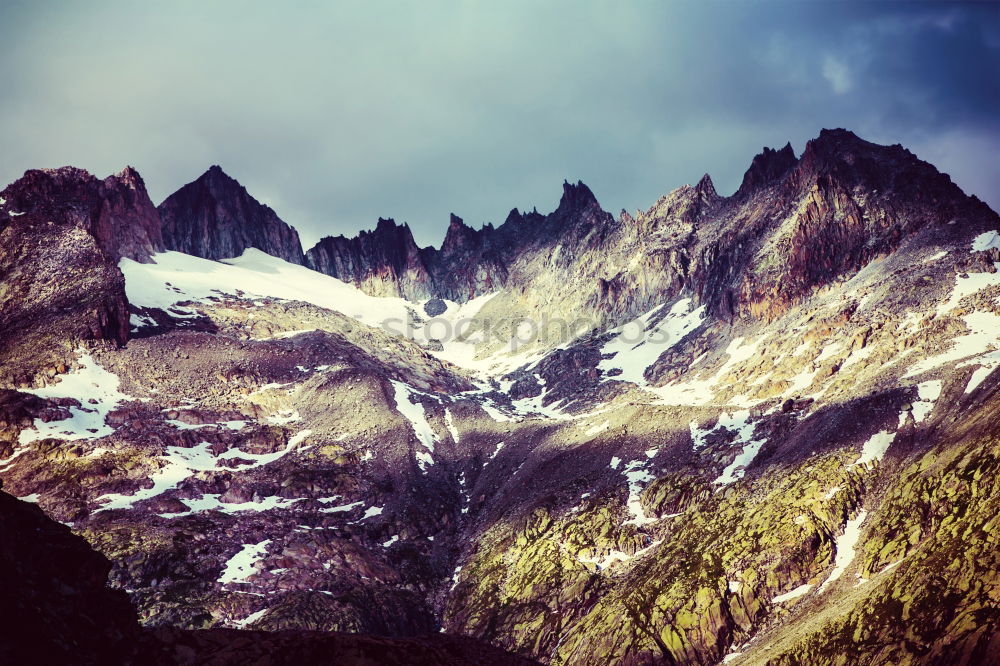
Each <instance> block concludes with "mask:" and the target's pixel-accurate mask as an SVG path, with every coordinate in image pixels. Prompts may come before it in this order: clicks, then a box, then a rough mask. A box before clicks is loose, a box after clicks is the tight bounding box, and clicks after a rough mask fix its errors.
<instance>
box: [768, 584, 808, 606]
mask: <svg viewBox="0 0 1000 666" xmlns="http://www.w3.org/2000/svg"><path fill="white" fill-rule="evenodd" d="M812 587H813V586H812V585H810V584H809V583H806V584H805V585H799V586H798V587H797V588H795V589H794V590H792V591H791V592H785V593H784V594H779V595H778V596H776V597H774V598H773V599H771V603H772V604H783V603H785V602H786V601H791V600H792V599H798V598H799V597H801V596H803V595H805V594H808V593H809V590H811V589H812Z"/></svg>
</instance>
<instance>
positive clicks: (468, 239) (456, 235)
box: [441, 213, 480, 254]
mask: <svg viewBox="0 0 1000 666" xmlns="http://www.w3.org/2000/svg"><path fill="white" fill-rule="evenodd" d="M479 240H480V233H479V232H476V231H475V230H474V229H473V228H472V227H470V226H469V225H467V224H466V223H465V222H463V221H462V218H460V217H459V216H457V215H455V214H454V213H452V214H451V218H450V221H449V223H448V231H447V232H446V233H445V236H444V242H443V243H441V252H443V253H445V254H450V253H456V252H461V251H465V250H468V249H470V248H472V247H474V246H476V245H478V244H479Z"/></svg>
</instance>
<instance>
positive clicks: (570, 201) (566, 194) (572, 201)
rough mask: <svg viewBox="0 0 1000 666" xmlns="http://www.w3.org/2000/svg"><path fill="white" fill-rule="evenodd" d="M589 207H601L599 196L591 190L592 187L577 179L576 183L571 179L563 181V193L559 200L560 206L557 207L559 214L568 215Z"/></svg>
mask: <svg viewBox="0 0 1000 666" xmlns="http://www.w3.org/2000/svg"><path fill="white" fill-rule="evenodd" d="M589 208H600V204H598V203H597V197H595V196H594V193H593V192H591V191H590V188H589V187H587V186H586V185H584V184H583V181H577V182H576V184H575V185H574V184H573V183H570V182H569V181H563V194H562V198H561V199H560V200H559V207H558V208H556V214H557V215H567V214H572V213H580V212H583V211H585V210H587V209H589Z"/></svg>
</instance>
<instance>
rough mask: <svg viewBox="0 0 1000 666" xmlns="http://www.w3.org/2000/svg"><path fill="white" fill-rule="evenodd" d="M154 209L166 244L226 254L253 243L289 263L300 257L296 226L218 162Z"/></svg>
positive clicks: (193, 252) (189, 250)
mask: <svg viewBox="0 0 1000 666" xmlns="http://www.w3.org/2000/svg"><path fill="white" fill-rule="evenodd" d="M158 209H159V212H160V217H161V219H162V224H163V240H164V243H165V244H166V247H167V249H169V250H177V251H178V252H184V253H186V254H191V255H194V256H196V257H204V258H206V259H228V258H231V257H238V256H240V255H241V254H242V253H243V251H244V250H246V249H247V248H249V247H255V248H257V249H259V250H263V251H264V252H266V253H268V254H270V255H272V256H275V257H279V258H281V259H284V260H285V261H289V262H291V263H293V264H302V263H304V261H305V257H304V256H303V254H302V245H301V243H300V242H299V234H298V232H296V231H295V229H293V228H292V227H290V226H288V225H287V224H285V223H284V222H283V221H282V220H281V218H279V217H278V216H277V214H275V212H274V211H273V210H271V209H270V208H269V207H267V206H265V205H264V204H262V203H260V202H259V201H257V200H256V199H254V198H253V197H252V196H250V194H249V193H248V192H247V191H246V188H244V187H243V186H242V185H240V184H239V183H238V182H236V181H235V180H233V179H232V178H230V177H229V176H227V175H226V174H225V173H223V171H222V169H220V168H219V167H218V166H213V167H212V168H210V169H209V170H208V171H206V172H205V173H203V174H202V175H201V176H200V177H199V178H198V179H197V180H195V181H194V182H191V183H188V184H187V185H185V186H184V187H182V188H181V189H179V190H177V191H176V192H174V193H173V194H171V195H170V196H169V197H167V198H166V199H165V200H164V201H163V203H161V204H160V205H159V207H158Z"/></svg>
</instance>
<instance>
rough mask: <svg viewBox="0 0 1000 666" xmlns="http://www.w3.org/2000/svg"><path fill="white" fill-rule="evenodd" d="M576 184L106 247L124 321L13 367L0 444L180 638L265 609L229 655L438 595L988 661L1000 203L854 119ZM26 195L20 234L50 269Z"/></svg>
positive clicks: (452, 633) (840, 659)
mask: <svg viewBox="0 0 1000 666" xmlns="http://www.w3.org/2000/svg"><path fill="white" fill-rule="evenodd" d="M563 187H564V195H563V198H562V201H561V202H560V205H559V207H558V208H557V210H556V211H554V212H553V213H551V214H548V215H541V214H538V213H537V212H531V213H520V212H518V211H513V212H512V213H511V214H510V215H509V216H508V218H507V220H506V221H505V223H504V224H502V225H500V226H498V227H495V228H494V227H491V226H487V227H484V228H483V229H480V230H475V229H471V228H469V227H468V226H466V225H465V224H464V223H463V222H462V221H461V220H459V219H458V218H454V217H453V218H452V220H451V223H450V226H449V229H448V232H447V236H446V239H445V242H444V244H443V245H442V247H441V248H440V249H423V250H421V249H417V248H415V246H414V245H413V243H412V237H411V236H410V235H409V233H408V231H407V230H406V229H405V227H403V228H401V227H399V226H397V225H395V224H394V223H391V222H389V221H383V222H381V223H380V224H379V227H378V228H377V229H376V230H375V231H374V232H371V233H369V234H364V235H363V236H362V237H361V238H362V239H363V240H360V239H354V240H347V239H334V240H333V241H331V242H328V243H327V250H325V251H324V253H319V252H317V253H316V254H315V255H314V256H315V257H317V258H316V259H313V260H314V261H320V258H319V256H320V254H323V255H324V256H325V257H326V258H325V259H323V260H324V261H328V262H329V263H328V264H326V265H327V266H328V267H333V268H330V270H337V271H345V272H344V275H345V278H347V281H348V282H350V283H352V284H345V283H344V282H341V281H340V280H336V279H332V278H330V277H329V276H326V275H323V274H320V273H317V272H315V271H313V270H309V269H308V268H305V267H302V266H289V265H288V264H287V263H285V262H283V261H280V260H278V259H275V258H271V257H268V256H267V255H264V254H262V253H259V252H257V251H256V250H253V251H251V252H250V257H249V260H248V261H245V262H241V261H239V260H235V261H231V262H226V263H214V262H209V261H205V260H201V259H197V258H195V257H190V256H184V255H181V254H177V253H169V254H164V255H160V256H158V257H157V258H156V259H157V262H158V263H156V264H139V263H135V262H122V264H121V268H122V270H123V272H124V276H125V288H126V293H127V295H128V296H129V299H130V303H129V306H130V308H131V309H132V314H133V315H134V318H133V331H132V334H131V336H130V339H129V340H128V344H127V345H125V346H124V347H121V346H117V345H107V344H103V343H100V342H93V341H88V340H79V341H77V342H76V345H77V346H76V347H74V348H73V349H71V350H68V352H69V354H70V358H69V360H68V361H67V363H66V366H65V367H64V368H61V369H60V368H55V369H54V371H53V373H52V374H51V376H49V375H48V373H44V374H41V375H36V376H35V377H34V380H33V381H32V382H31V385H30V386H23V387H22V390H19V391H7V392H4V393H2V394H0V478H2V479H3V480H4V482H5V486H6V488H7V489H8V490H9V491H10V492H12V493H14V494H16V495H18V496H22V497H25V496H27V497H31V498H32V499H34V500H36V501H37V502H38V504H39V506H40V507H41V509H42V510H43V511H45V512H46V513H47V514H48V515H49V516H51V517H53V518H54V519H56V520H59V521H63V522H65V523H68V524H69V525H71V526H72V530H73V531H74V532H75V533H77V534H79V535H80V536H82V537H84V538H85V539H86V540H87V541H88V542H89V543H90V544H91V545H92V546H93V547H94V548H95V549H96V550H98V551H99V552H100V553H102V554H103V555H104V556H105V557H107V558H108V559H109V560H110V561H111V562H112V568H111V571H110V575H109V580H110V583H111V585H112V586H114V587H116V588H120V589H124V590H126V591H127V592H128V594H129V596H130V598H131V600H132V602H133V604H134V605H135V607H136V608H137V611H138V615H139V618H140V622H141V623H142V624H143V625H144V626H145V627H147V628H154V629H155V633H157V634H158V635H161V636H163V637H167V638H164V639H163V640H167V644H168V647H166V648H164V650H166V651H167V653H168V655H169V657H168V661H169V660H173V661H177V660H178V659H179V657H178V655H181V656H183V655H184V654H186V655H188V656H189V657H191V658H192V659H194V660H195V661H197V659H198V658H201V659H207V658H208V657H209V656H210V657H211V658H213V659H216V660H217V661H218V662H220V663H225V662H226V660H229V661H232V660H234V658H233V656H232V655H233V654H234V653H232V652H231V651H230V648H231V647H232V645H234V644H239V642H240V641H242V640H243V639H239V640H238V641H236V642H235V643H230V642H228V641H229V640H230V639H229V638H228V636H229V635H230V633H232V632H238V631H239V630H242V629H250V630H253V631H254V632H257V631H260V632H269V633H268V636H267V638H266V640H264V641H263V643H262V645H263V646H265V647H263V648H261V647H260V645H261V644H258V646H257V648H254V649H253V650H250V651H249V652H247V653H243V654H253V655H257V654H260V649H265V650H266V649H270V648H269V647H268V646H278V647H280V649H293V648H291V647H289V646H292V645H297V644H298V643H297V641H298V640H299V638H298V637H302V636H307V635H308V636H313V637H315V636H320V637H323V638H321V639H316V640H317V641H319V643H317V644H320V645H322V644H323V642H322V641H325V640H331V639H330V638H329V636H330V635H331V634H330V633H329V632H349V633H354V634H376V635H378V636H380V638H378V639H371V640H372V641H374V642H375V644H378V645H382V646H383V647H384V646H389V645H392V646H397V647H399V646H404V649H411V650H414V652H413V654H417V652H416V651H415V650H418V649H424V648H428V646H427V644H426V642H425V641H426V640H428V639H425V638H424V637H422V636H423V635H425V634H427V633H428V632H440V630H443V632H444V636H445V637H452V638H444V639H442V640H444V641H445V643H444V644H442V643H436V644H435V645H436V647H434V648H433V649H434V650H438V649H439V648H440V649H444V650H445V652H436V653H431V654H434V655H435V656H434V657H433V658H437V659H444V657H442V656H441V655H443V654H452V653H451V652H448V651H449V650H452V649H453V648H454V649H458V648H457V647H456V646H457V645H458V643H449V642H448V641H453V640H457V641H458V642H459V643H461V642H462V640H464V639H462V638H460V637H466V638H472V639H474V640H478V641H481V642H484V643H489V644H490V645H493V646H495V647H497V648H501V649H504V650H508V651H510V652H513V653H516V654H517V655H520V656H522V657H525V658H530V659H535V660H538V661H540V662H543V663H548V664H573V665H574V666H575V665H577V664H602V665H606V664H626V665H631V664H660V663H662V664H699V665H702V664H705V665H707V664H718V663H728V664H743V663H745V664H758V663H760V664H764V663H771V664H773V663H779V664H806V663H808V664H845V663H853V661H857V660H861V661H864V662H865V663H871V664H879V665H882V664H885V665H888V664H900V663H908V664H952V663H962V664H976V663H995V662H997V661H998V659H1000V650H998V645H1000V638H998V637H1000V601H998V600H1000V579H998V577H997V574H996V571H997V570H998V567H1000V563H998V562H997V561H996V560H997V558H996V554H995V553H996V552H997V549H996V544H997V543H998V541H1000V521H998V520H997V519H996V515H997V510H998V509H1000V485H998V484H997V483H995V482H994V479H996V478H997V473H996V472H997V468H998V466H1000V462H998V460H997V455H996V451H997V442H998V437H1000V430H998V427H997V423H998V404H1000V403H998V400H997V396H998V392H1000V356H998V353H1000V352H998V350H1000V333H998V332H1000V218H998V217H997V215H996V214H995V213H993V212H992V211H990V210H989V209H988V208H986V207H985V206H984V205H983V204H982V203H981V202H979V201H977V200H975V199H974V198H971V197H966V196H965V195H964V194H962V193H961V192H960V191H959V190H958V188H957V187H955V186H954V185H953V184H952V183H951V182H950V180H949V179H948V178H947V176H945V175H943V174H940V173H938V172H937V171H936V170H935V169H934V168H933V167H931V166H930V165H927V164H926V163H923V162H921V161H920V160H918V159H917V158H916V157H914V156H913V155H912V154H910V153H908V152H907V151H906V150H904V149H902V148H900V147H898V146H897V147H887V146H876V145H873V144H870V143H867V142H865V141H862V140H861V139H859V138H858V137H856V136H854V135H853V134H850V133H849V132H845V131H842V130H837V131H825V132H823V133H822V134H821V135H820V136H819V137H818V138H817V139H815V140H814V141H812V142H810V144H809V145H808V146H807V147H806V149H805V151H804V152H803V155H802V156H801V157H799V158H796V157H795V156H794V155H793V154H791V151H790V149H788V148H786V149H782V150H779V151H765V152H764V153H763V154H762V155H761V156H759V157H758V158H757V159H755V160H754V162H753V164H752V165H751V167H750V170H749V171H748V173H747V176H746V177H745V178H744V185H743V186H741V188H740V190H739V191H738V192H737V193H736V194H734V195H733V196H731V197H722V196H720V195H719V194H718V193H717V192H716V190H715V188H714V186H713V184H712V181H711V179H710V178H709V177H707V176H706V177H704V178H702V179H701V180H700V181H699V182H698V183H697V184H696V185H694V186H683V187H680V188H678V189H676V190H674V191H673V192H671V193H669V194H667V195H665V196H664V197H662V198H660V199H659V200H658V201H657V202H655V204H654V205H653V206H651V207H650V208H649V209H648V210H647V211H643V212H639V213H636V214H634V215H629V214H627V213H623V214H621V215H620V216H619V217H617V218H615V217H612V216H611V215H609V214H608V213H606V212H604V211H603V210H602V209H601V208H600V206H599V205H598V203H597V201H596V199H595V197H594V195H593V193H591V192H590V190H589V189H587V188H586V187H585V186H583V185H582V184H579V183H578V184H576V185H573V184H569V183H566V184H565V185H564V186H563ZM12 219H13V221H12V222H10V223H9V226H7V227H5V229H4V231H3V232H2V233H13V232H14V231H16V232H17V233H18V234H20V235H19V236H17V237H16V238H17V242H16V243H14V244H13V245H11V246H8V245H4V246H3V247H17V248H22V249H23V251H22V250H19V252H21V253H20V254H18V253H9V254H8V255H6V257H7V259H5V261H8V262H9V266H10V267H11V270H14V267H16V266H17V265H19V264H18V262H20V261H25V262H27V263H26V264H25V265H26V266H27V268H25V269H24V271H25V272H24V273H23V275H27V274H28V272H29V271H31V272H35V273H37V272H38V271H40V270H53V269H51V268H47V267H48V266H49V264H46V263H44V261H42V259H44V257H48V256H50V255H48V254H44V253H42V254H37V253H36V250H35V249H34V248H36V244H37V247H43V246H44V243H41V242H39V240H38V239H39V238H47V237H49V236H47V235H45V234H46V233H50V232H48V231H47V227H45V226H41V225H40V224H39V223H38V221H37V220H34V221H33V220H32V218H31V216H28V215H25V216H23V217H15V218H12ZM18 220H26V222H22V223H20V224H22V225H23V226H18V224H19V222H18ZM72 229H73V230H74V233H77V234H78V235H79V236H80V237H81V238H82V239H84V240H86V239H90V241H91V245H89V246H87V245H86V244H85V243H83V244H81V247H83V246H86V247H87V248H89V249H88V250H87V252H90V253H95V254H97V255H100V256H103V255H102V254H101V252H100V251H99V250H98V249H97V246H96V241H94V240H93V237H92V236H90V235H89V234H88V233H86V232H85V231H83V230H82V229H79V228H77V227H73V228H72ZM12 230H13V231H12ZM32 234H36V236H33V235H32ZM67 238H68V237H67ZM60 247H68V245H66V246H62V245H61V246H60ZM29 250H30V252H29ZM51 256H54V257H55V258H56V259H58V258H59V257H61V256H62V255H58V254H56V255H51ZM40 258H42V259H40ZM56 259H53V260H52V261H53V262H55V261H56ZM101 265H103V264H101ZM317 266H318V264H317ZM378 266H381V267H382V268H378V269H377V270H376V267H378ZM207 271H211V272H212V275H213V283H212V284H211V285H210V286H206V285H205V284H204V277H203V276H204V274H205V273H206V272H207ZM348 273H349V274H348ZM85 274H86V275H88V276H90V277H92V278H93V279H97V277H98V276H100V275H104V274H103V273H101V271H100V270H96V269H94V270H91V271H89V272H86V273H85ZM105 278H106V279H109V280H111V283H113V279H112V278H113V276H112V275H110V274H108V275H105ZM88 279H90V278H88ZM17 284H18V285H20V284H21V282H18V283H17ZM53 284H54V285H55V284H63V283H62V282H57V283H53ZM66 284H69V285H70V286H71V287H72V289H79V288H80V285H82V284H83V283H82V282H81V283H79V284H78V283H74V282H68V283H66ZM87 284H88V285H89V290H90V291H95V290H96V289H97V287H98V285H97V284H96V283H94V284H91V283H87ZM353 285H358V287H361V288H363V289H365V290H368V291H372V292H376V293H379V294H384V295H391V296H398V295H409V296H410V298H411V299H414V300H423V298H424V297H426V296H427V295H439V296H447V297H448V298H449V300H455V301H460V302H461V305H459V304H456V303H446V302H434V303H433V306H434V307H433V308H431V307H423V305H424V304H421V303H417V302H412V301H405V300H401V299H399V298H382V297H381V296H379V297H373V296H371V295H369V294H366V293H365V292H364V291H362V289H361V288H358V287H355V286H353ZM112 287H114V284H112V285H111V287H108V289H111V288H112ZM114 288H117V287H114ZM19 289H20V287H19ZM52 289H55V286H53V287H52ZM18 293H20V292H19V291H18V290H12V291H9V292H8V294H9V295H8V296H7V299H8V302H10V303H13V304H17V303H18V300H17V298H16V295H17V294H18ZM51 293H55V292H54V291H53V292H51ZM71 293H72V294H76V293H78V292H71ZM79 293H83V292H82V290H81V292H79ZM38 302H39V299H35V300H29V301H27V302H26V303H25V304H24V305H18V306H17V307H20V308H21V310H19V312H23V313H25V314H24V315H23V316H21V318H20V319H19V321H21V322H22V324H20V325H21V326H22V328H21V330H23V331H26V332H31V331H32V330H34V329H33V328H32V325H31V322H32V319H31V314H30V313H31V312H33V310H32V308H34V307H41V306H39V305H38ZM63 302H67V303H68V302H69V299H68V297H67V300H66V301H63ZM426 305H427V306H430V305H431V304H430V303H429V304H426ZM431 312H433V313H434V314H433V316H432V314H431ZM544 317H556V318H558V319H559V321H555V322H553V324H554V325H553V326H549V327H545V326H538V327H537V329H536V330H530V329H532V328H533V327H532V326H530V325H529V326H525V324H532V323H534V324H540V323H542V322H543V318H544ZM525 319H527V320H528V321H525ZM387 320H391V321H394V322H397V323H398V322H405V323H406V324H407V327H408V332H407V334H406V335H400V331H399V330H395V329H390V330H385V329H384V328H383V327H382V326H381V324H382V323H384V322H385V321H387ZM564 320H572V321H574V322H580V323H582V324H583V330H581V331H576V332H569V333H568V332H567V331H566V330H564V329H561V324H562V323H564ZM40 321H41V323H42V325H41V328H43V329H44V328H45V327H46V325H47V322H48V321H49V320H48V319H42V320H40ZM60 321H63V320H60ZM65 321H71V318H69V317H67V318H66V319H65ZM523 328H527V329H529V330H527V331H524V332H523V335H522V329H523ZM515 334H516V336H517V338H516V339H515V340H514V341H512V340H511V336H513V335H515ZM522 338H523V340H524V344H523V346H519V345H516V344H513V342H517V341H518V340H520V339H522ZM17 362H18V361H15V362H14V363H17ZM9 365H11V363H9V362H7V361H4V367H5V368H6V367H7V366H9ZM12 370H16V368H12ZM193 629H198V630H200V631H197V632H190V633H188V631H189V630H193ZM178 632H179V633H180V634H181V635H182V637H179V638H172V639H170V638H169V636H171V635H174V634H177V633H178ZM289 632H291V633H289ZM317 632H318V633H317ZM332 635H336V633H334V634H332ZM358 640H359V641H360V642H361V643H364V644H365V645H366V646H368V647H365V645H362V646H360V647H359V644H358V643H350V642H348V644H349V645H351V646H353V647H351V648H350V649H354V648H358V649H361V650H366V649H368V648H369V647H372V645H373V644H372V643H371V642H370V641H369V640H368V639H364V640H362V639H358ZM475 645H476V644H473V648H472V649H474V646H475ZM169 646H173V647H169ZM406 646H408V647H406ZM420 646H423V647H420ZM303 649H306V648H303ZM309 649H311V648H309ZM324 649H325V648H324ZM345 649H347V648H345ZM428 649H430V648H428ZM171 650H173V651H172V652H171ZM254 650H256V651H254ZM302 654H306V653H302ZM307 654H308V655H310V656H311V655H312V654H313V653H312V652H308V650H307ZM393 654H395V655H399V654H400V653H399V652H395V653H393ZM485 654H486V652H485V651H484V655H485ZM463 655H466V656H463V657H461V658H459V657H456V658H455V659H456V660H457V661H459V662H460V663H461V659H465V658H467V655H468V652H465V653H463ZM303 658H306V657H303ZM393 658H395V657H393ZM484 658H485V657H484ZM505 658H507V657H506V656H505ZM362 663H363V662H362Z"/></svg>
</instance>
